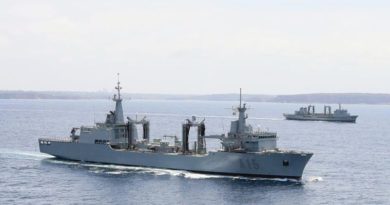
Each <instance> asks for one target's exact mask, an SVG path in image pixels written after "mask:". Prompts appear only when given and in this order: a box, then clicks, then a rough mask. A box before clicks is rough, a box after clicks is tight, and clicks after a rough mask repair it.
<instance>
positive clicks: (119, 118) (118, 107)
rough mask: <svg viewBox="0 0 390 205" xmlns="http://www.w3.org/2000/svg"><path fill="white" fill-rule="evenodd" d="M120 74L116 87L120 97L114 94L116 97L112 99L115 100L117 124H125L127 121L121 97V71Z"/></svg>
mask: <svg viewBox="0 0 390 205" xmlns="http://www.w3.org/2000/svg"><path fill="white" fill-rule="evenodd" d="M117 75H118V83H117V86H116V87H115V89H116V90H117V91H118V97H117V96H116V95H114V98H113V99H112V100H113V101H115V124H123V123H125V120H124V118H123V108H122V98H121V89H122V87H121V86H120V84H121V82H120V81H119V73H118V74H117Z"/></svg>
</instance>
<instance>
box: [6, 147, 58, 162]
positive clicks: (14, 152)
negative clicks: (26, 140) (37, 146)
mask: <svg viewBox="0 0 390 205" xmlns="http://www.w3.org/2000/svg"><path fill="white" fill-rule="evenodd" d="M0 154H1V155H8V156H10V158H15V157H16V158H18V159H19V158H20V157H23V158H26V157H28V159H36V160H41V159H45V158H53V156H51V155H48V154H44V153H40V152H28V151H20V150H12V149H0ZM18 156H19V157H18Z"/></svg>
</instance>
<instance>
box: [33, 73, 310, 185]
mask: <svg viewBox="0 0 390 205" xmlns="http://www.w3.org/2000/svg"><path fill="white" fill-rule="evenodd" d="M116 90H117V91H118V93H117V95H114V98H113V101H114V102H115V104H116V105H115V110H114V111H110V112H109V113H108V114H107V117H106V120H105V122H102V123H96V124H95V125H94V126H91V127H87V126H81V127H78V128H73V129H72V131H71V135H70V136H69V137H67V138H65V139H56V138H40V139H39V141H38V142H39V148H40V151H41V152H43V153H47V154H49V155H52V156H55V157H57V158H61V159H66V160H75V161H84V162H94V163H105V164H118V165H129V166H142V167H152V168H163V169H173V170H186V171H191V172H198V173H208V174H218V175H232V176H250V177H266V178H293V179H300V178H301V177H302V173H303V170H304V168H305V166H306V164H307V162H308V161H309V159H310V158H311V157H312V155H313V154H312V153H309V152H299V151H292V150H281V149H279V148H277V135H276V133H273V132H264V131H260V130H258V131H253V129H252V127H251V126H250V125H247V124H246V120H247V118H248V116H247V115H246V114H245V112H246V110H247V108H246V104H242V103H241V90H240V105H239V106H238V107H237V108H236V111H237V112H238V119H237V120H235V121H232V122H231V127H230V132H229V133H227V134H221V135H206V125H205V120H202V121H198V120H197V119H196V117H192V118H191V119H187V120H185V121H184V122H183V124H182V125H181V128H182V136H181V138H180V139H179V137H177V136H163V138H162V139H157V138H150V136H149V133H150V130H149V129H150V122H149V121H148V120H147V119H146V118H143V119H141V120H134V119H132V118H129V117H127V120H125V119H124V116H123V109H122V98H121V93H120V90H121V87H120V82H119V80H118V84H117V86H116ZM136 125H140V127H142V135H141V136H138V130H137V126H136ZM191 128H195V129H197V140H196V141H195V142H194V143H193V144H192V143H191V146H190V143H189V133H190V129H191ZM206 139H217V140H220V142H221V145H222V148H221V150H217V151H207V149H206Z"/></svg>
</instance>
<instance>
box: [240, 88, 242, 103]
mask: <svg viewBox="0 0 390 205" xmlns="http://www.w3.org/2000/svg"><path fill="white" fill-rule="evenodd" d="M241 90H242V89H241V88H240V108H241V104H242V92H241Z"/></svg>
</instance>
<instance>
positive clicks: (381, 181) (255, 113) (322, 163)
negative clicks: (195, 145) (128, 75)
mask: <svg viewBox="0 0 390 205" xmlns="http://www.w3.org/2000/svg"><path fill="white" fill-rule="evenodd" d="M236 104H237V102H213V101H157V100H156V101H154V100H125V101H124V111H125V115H127V116H131V117H132V118H136V117H137V118H141V117H143V116H144V115H147V116H148V119H150V120H151V137H152V138H160V137H162V136H163V135H177V136H180V133H181V130H180V129H181V123H182V122H183V121H184V120H185V119H187V118H190V117H191V116H192V115H195V116H198V118H200V119H203V118H205V119H206V133H207V134H221V133H226V132H227V131H228V129H229V126H230V121H231V120H234V119H235V117H234V116H232V111H231V109H230V108H231V107H232V106H233V105H236ZM249 106H250V108H251V109H250V110H249V111H248V114H249V123H251V124H252V125H253V127H254V128H255V129H262V130H269V131H276V132H278V136H279V141H278V146H279V147H280V148H283V149H294V150H301V151H308V152H313V153H314V156H313V158H312V159H311V160H310V161H309V163H308V165H307V167H306V169H305V171H304V175H303V178H302V180H300V181H296V180H287V179H261V178H246V177H229V176H218V175H206V174H197V173H191V172H187V171H173V170H165V169H152V168H142V167H130V166H118V165H103V164H94V163H84V162H74V161H65V160H59V159H56V158H53V157H51V156H49V155H46V154H42V153H40V152H39V147H38V138H40V137H67V136H69V134H70V130H71V128H72V127H78V126H80V125H92V124H93V123H94V122H99V121H104V117H105V114H106V113H107V112H108V110H112V109H113V108H114V104H113V102H112V101H108V100H0V142H1V143H0V204H2V205H3V204H109V203H110V204H390V106H389V105H345V107H347V108H348V110H349V111H350V112H351V113H353V114H358V115H359V118H358V120H357V123H356V124H349V123H330V122H300V121H286V120H283V117H282V113H288V112H293V111H294V110H296V109H298V108H299V107H300V106H302V105H300V104H281V103H252V102H251V103H249ZM318 106H320V105H318ZM318 108H319V107H318ZM191 140H192V141H194V140H195V135H194V134H192V136H191ZM207 145H208V148H209V150H215V149H219V148H220V144H219V142H218V141H217V140H208V142H207Z"/></svg>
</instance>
